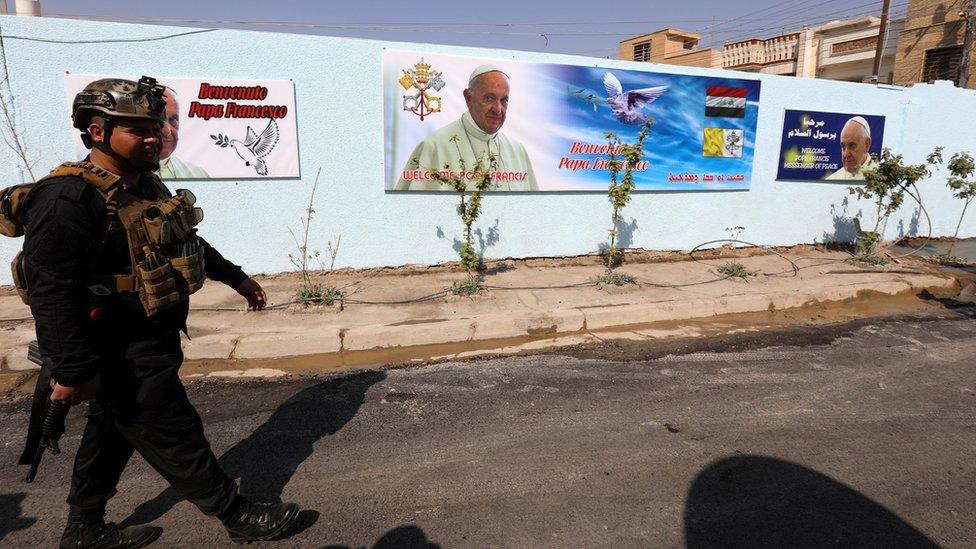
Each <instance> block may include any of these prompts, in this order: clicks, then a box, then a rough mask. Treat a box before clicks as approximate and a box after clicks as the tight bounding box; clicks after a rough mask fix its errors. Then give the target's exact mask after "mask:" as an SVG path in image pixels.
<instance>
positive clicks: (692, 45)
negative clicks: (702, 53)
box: [682, 40, 695, 50]
mask: <svg viewBox="0 0 976 549" xmlns="http://www.w3.org/2000/svg"><path fill="white" fill-rule="evenodd" d="M682 45H683V46H684V48H685V49H686V50H693V49H695V41H694V40H685V41H684V42H682Z"/></svg>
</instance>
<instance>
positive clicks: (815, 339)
mask: <svg viewBox="0 0 976 549" xmlns="http://www.w3.org/2000/svg"><path fill="white" fill-rule="evenodd" d="M974 316H976V314H974V311H973V310H972V309H957V310H954V311H944V312H942V313H939V314H936V315H931V314H926V315H919V316H908V317H899V318H896V319H888V320H884V321H880V320H875V321H863V320H862V321H858V322H855V323H851V324H844V325H832V326H820V327H816V328H810V327H798V328H790V329H786V330H781V331H777V332H761V333H740V334H732V335H728V336H724V337H723V338H716V339H708V340H701V339H699V340H691V341H688V342H684V343H682V344H680V345H677V344H675V343H674V342H671V343H668V344H664V343H662V344H649V343H627V344H620V345H615V344H608V345H605V346H600V347H590V348H577V349H569V350H563V351H560V352H561V353H564V354H550V355H539V356H531V357H517V358H503V359H493V360H480V361H470V362H460V363H446V364H437V365H430V366H423V367H416V368H410V369H399V370H388V371H384V372H375V371H374V372H362V373H357V374H353V375H345V376H341V377H320V378H303V379H292V380H287V381H281V382H198V383H194V384H193V385H192V386H191V396H192V398H193V400H194V402H195V403H196V404H197V406H198V408H199V409H200V411H201V414H202V415H203V416H204V419H205V421H206V425H207V430H208V433H209V435H210V436H211V440H212V441H213V443H214V446H215V449H216V452H217V454H218V456H221V462H222V463H223V465H224V467H225V468H226V469H227V470H228V471H230V472H231V473H232V474H233V475H234V476H235V477H238V478H240V480H241V487H242V491H243V492H244V493H245V494H248V495H251V496H253V497H255V498H257V499H264V500H268V499H274V498H279V497H280V498H283V499H286V500H292V501H297V502H299V503H300V504H301V505H302V506H303V508H304V509H306V511H304V512H303V514H302V515H301V517H300V520H299V524H298V525H297V526H296V528H295V530H294V531H293V532H292V535H291V537H289V538H288V539H286V540H284V541H280V542H278V545H279V546H282V547H322V546H347V547H384V548H385V547H434V546H442V547H492V546H497V547H681V546H687V547H694V548H697V547H722V546H741V547H763V546H768V547H803V546H816V547H852V546H872V547H926V546H936V545H942V546H948V547H973V546H976V526H974V525H976V494H974V490H973V487H974V486H976V461H974V459H973V448H976V414H974V412H973V409H974V406H976V335H974V334H976V330H974V328H976V319H974V318H973V317H974ZM565 353H570V354H572V355H573V356H567V355H566V354H565ZM607 357H613V359H612V360H608V359H607ZM22 408H23V406H22V405H21V406H19V407H18V406H7V409H6V411H4V412H3V413H2V415H0V422H2V423H0V435H2V448H0V545H5V546H15V547H20V546H28V545H37V546H46V547H50V546H53V545H55V543H56V539H57V537H58V536H59V535H60V531H61V528H62V526H63V523H64V516H65V513H66V508H65V504H64V503H63V501H64V497H65V494H66V491H67V483H68V479H69V476H68V473H69V461H70V456H71V455H72V454H73V452H74V450H75V449H76V447H77V444H78V440H79V433H80V428H81V425H80V424H81V419H82V418H81V417H80V416H79V415H77V414H76V415H74V416H73V417H72V418H71V419H72V421H73V423H72V425H71V428H70V429H69V432H68V434H67V435H66V436H65V438H64V439H63V445H64V447H65V449H66V450H67V453H66V454H62V455H61V456H49V457H48V458H47V459H46V461H45V462H44V464H43V465H42V469H41V472H40V475H39V478H38V480H37V481H36V482H35V483H34V484H32V485H30V486H27V485H25V484H23V483H22V481H21V478H22V476H23V475H24V473H25V471H24V468H23V467H19V466H15V465H14V464H15V463H16V458H17V455H18V453H19V450H20V443H21V432H20V429H21V426H22V425H23V423H24V422H25V420H26V415H25V412H24V411H23V409H22ZM109 515H110V517H109V518H110V519H113V520H117V521H122V520H127V521H129V522H132V521H137V522H142V521H154V522H155V523H157V524H159V525H161V526H163V527H164V528H165V532H164V534H163V537H162V538H161V539H160V541H159V542H157V544H156V545H155V546H158V547H221V546H232V544H231V543H230V541H229V539H228V538H227V536H226V534H225V533H224V532H223V531H222V529H221V528H220V526H219V524H218V523H217V522H216V521H215V520H213V519H207V518H204V517H202V516H201V515H200V514H199V513H198V511H197V510H196V509H195V508H192V507H191V506H190V505H188V504H186V503H179V502H177V501H176V500H175V498H174V497H173V495H172V493H171V492H169V491H167V490H166V489H165V485H164V483H163V481H162V480H161V479H160V478H159V477H158V476H157V475H156V474H155V473H154V472H153V471H152V470H150V469H149V468H148V467H147V466H146V464H145V463H144V462H143V461H142V460H141V459H140V458H134V459H133V461H132V463H131V464H130V466H129V469H128V470H127V472H126V475H125V476H124V477H123V481H122V483H121V486H120V492H119V494H118V496H116V498H115V499H114V500H113V501H112V504H111V505H110V507H109ZM269 545H270V544H269Z"/></svg>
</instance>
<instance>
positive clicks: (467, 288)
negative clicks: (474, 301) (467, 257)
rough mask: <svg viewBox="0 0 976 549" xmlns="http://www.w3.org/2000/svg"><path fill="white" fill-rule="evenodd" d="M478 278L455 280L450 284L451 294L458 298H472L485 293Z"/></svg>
mask: <svg viewBox="0 0 976 549" xmlns="http://www.w3.org/2000/svg"><path fill="white" fill-rule="evenodd" d="M482 282H484V281H483V279H482V278H481V277H480V276H472V277H469V278H467V279H465V280H456V281H455V282H454V283H453V284H451V293H452V294H454V295H460V296H465V297H467V296H472V295H475V294H480V293H481V292H484V291H487V288H485V286H484V284H482Z"/></svg>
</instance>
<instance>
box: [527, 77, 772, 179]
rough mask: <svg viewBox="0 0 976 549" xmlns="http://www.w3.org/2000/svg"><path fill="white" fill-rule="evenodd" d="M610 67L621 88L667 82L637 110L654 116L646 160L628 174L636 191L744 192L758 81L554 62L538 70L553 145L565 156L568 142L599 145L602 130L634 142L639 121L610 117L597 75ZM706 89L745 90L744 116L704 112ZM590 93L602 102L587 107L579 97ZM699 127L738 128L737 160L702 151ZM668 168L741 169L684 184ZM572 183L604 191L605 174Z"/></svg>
mask: <svg viewBox="0 0 976 549" xmlns="http://www.w3.org/2000/svg"><path fill="white" fill-rule="evenodd" d="M608 71H609V72H612V73H613V74H614V75H615V76H616V77H617V78H618V79H619V80H620V83H621V85H622V86H623V89H624V91H625V92H626V91H628V90H632V89H637V88H646V87H651V86H667V87H668V91H667V92H665V93H664V95H662V96H661V97H659V98H658V99H657V100H655V101H654V102H652V103H650V104H648V105H645V107H644V109H643V111H644V112H645V113H646V114H647V115H649V116H650V117H651V118H652V119H653V120H654V125H653V126H651V131H650V134H649V135H648V136H647V139H646V140H645V142H644V151H645V159H647V160H649V161H650V163H651V166H650V168H649V169H648V170H647V171H645V172H636V171H635V172H634V175H635V181H636V182H637V185H638V190H652V189H653V190H672V189H673V190H696V189H697V190H702V189H725V190H728V189H748V188H749V182H750V179H751V177H752V160H753V145H754V143H755V130H756V121H757V118H758V112H759V111H758V106H759V93H760V86H759V81H754V80H738V79H730V78H710V77H701V76H689V75H677V74H666V73H651V72H641V71H624V70H617V69H613V70H611V69H606V68H600V67H581V66H572V65H556V66H552V67H551V69H549V70H547V71H546V72H547V73H549V74H550V75H551V78H550V84H549V85H550V90H549V93H550V94H551V97H553V98H558V101H559V111H560V113H561V116H559V123H557V124H555V126H557V129H558V131H556V132H553V135H552V138H553V140H554V141H553V143H552V146H553V148H555V149H557V150H561V151H565V152H566V153H567V154H568V152H569V148H570V146H571V145H572V141H573V140H574V139H576V140H578V141H581V142H586V143H595V144H603V143H606V142H607V140H606V138H605V137H604V133H605V132H607V131H613V132H616V133H617V135H619V136H620V138H621V140H622V141H623V142H625V143H633V142H635V141H636V139H637V132H638V131H639V130H640V126H639V125H638V126H634V125H628V124H624V123H622V122H620V121H618V120H617V119H616V118H615V117H614V115H613V113H612V111H611V110H610V107H609V105H607V103H606V101H605V98H606V95H607V94H606V90H604V87H603V77H604V74H606V73H607V72H608ZM708 86H730V87H745V88H747V90H748V96H747V103H746V115H745V117H744V118H718V117H706V116H705V95H706V89H707V87H708ZM580 88H584V89H585V91H583V92H581V93H580V94H577V95H575V96H574V95H573V94H572V93H571V91H575V90H578V89H580ZM588 94H593V95H594V96H595V97H599V98H601V99H604V100H603V101H599V102H597V103H594V104H595V106H596V109H595V110H594V108H593V106H594V104H590V103H588V102H586V101H584V99H582V97H585V96H587V95H588ZM705 127H722V128H730V129H741V130H744V136H745V143H744V146H743V151H742V158H715V157H704V156H703V155H702V139H703V131H704V128H705ZM576 156H577V157H579V158H595V157H596V156H597V155H576ZM669 172H672V173H675V174H678V173H685V172H691V173H695V174H699V175H700V174H702V173H716V174H718V173H721V174H739V173H741V174H743V175H744V176H745V179H744V180H743V181H740V182H724V183H698V184H694V183H686V182H669V181H668V174H669ZM573 179H574V180H575V181H574V182H576V183H580V182H583V183H585V184H586V185H587V186H590V185H592V188H593V190H599V189H603V188H605V187H606V186H607V185H608V183H609V180H608V175H607V172H605V171H597V170H594V171H590V172H587V173H585V174H581V173H580V172H577V174H576V175H575V176H574V177H573Z"/></svg>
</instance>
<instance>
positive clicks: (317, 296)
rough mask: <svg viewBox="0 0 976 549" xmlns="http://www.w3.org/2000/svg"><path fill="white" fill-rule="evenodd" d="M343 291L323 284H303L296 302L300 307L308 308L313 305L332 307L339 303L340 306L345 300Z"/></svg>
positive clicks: (297, 293) (296, 295)
mask: <svg viewBox="0 0 976 549" xmlns="http://www.w3.org/2000/svg"><path fill="white" fill-rule="evenodd" d="M345 297H346V296H345V294H344V293H342V290H339V289H338V288H334V287H332V286H322V285H321V284H302V285H301V287H299V288H298V292H296V293H295V301H297V302H298V304H299V305H301V306H303V307H305V308H308V307H311V306H312V305H325V306H326V307H331V306H333V305H335V303H336V302H337V301H338V302H339V304H340V306H341V304H342V300H343V299H344V298H345Z"/></svg>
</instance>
